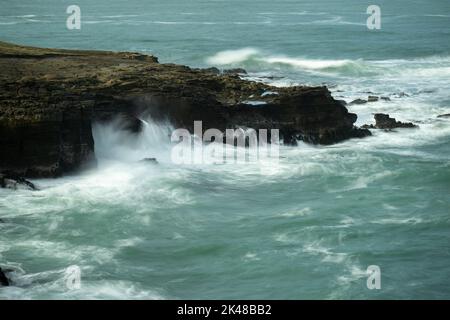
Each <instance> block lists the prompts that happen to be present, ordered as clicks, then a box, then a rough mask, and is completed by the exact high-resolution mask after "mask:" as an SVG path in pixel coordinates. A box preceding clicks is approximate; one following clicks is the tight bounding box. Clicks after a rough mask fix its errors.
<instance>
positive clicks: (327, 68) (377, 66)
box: [206, 47, 450, 78]
mask: <svg viewBox="0 0 450 320" xmlns="http://www.w3.org/2000/svg"><path fill="white" fill-rule="evenodd" d="M206 63H207V64H209V65H216V66H239V67H243V68H247V69H249V71H252V70H255V71H258V72H261V71H267V70H279V69H283V68H287V69H292V70H293V71H305V72H309V73H318V74H325V75H327V74H328V75H329V74H332V75H338V76H354V75H367V76H371V75H372V76H377V75H386V76H395V77H397V78H398V77H400V76H406V77H411V76H416V77H418V76H420V77H434V76H450V67H449V65H450V56H429V57H423V58H415V59H410V60H407V59H388V60H364V59H310V58H306V57H292V56H287V55H276V54H271V53H267V52H264V51H262V50H259V49H257V48H251V47H248V48H241V49H236V50H225V51H220V52H218V53H216V54H215V55H213V56H210V57H208V58H207V59H206Z"/></svg>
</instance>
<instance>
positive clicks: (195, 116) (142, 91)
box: [0, 42, 370, 177]
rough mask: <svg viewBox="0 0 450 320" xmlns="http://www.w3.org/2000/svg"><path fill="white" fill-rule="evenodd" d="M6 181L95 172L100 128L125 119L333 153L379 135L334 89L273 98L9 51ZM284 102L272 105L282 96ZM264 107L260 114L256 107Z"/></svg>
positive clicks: (191, 77)
mask: <svg viewBox="0 0 450 320" xmlns="http://www.w3.org/2000/svg"><path fill="white" fill-rule="evenodd" d="M0 69H1V70H2V72H1V73H0V148H1V152H0V172H1V171H3V170H11V171H13V172H15V173H17V174H20V175H22V176H26V177H54V176H58V175H61V174H63V173H66V172H70V171H74V170H79V169H82V168H83V167H87V166H93V165H95V161H96V160H95V155H94V140H93V137H92V130H91V126H92V123H93V122H95V121H108V120H111V119H112V118H114V117H117V116H121V117H123V118H125V119H128V120H129V124H130V126H129V128H130V130H133V131H139V130H140V126H141V125H142V123H141V121H139V120H138V119H137V118H138V117H140V116H146V115H148V116H151V117H153V118H154V119H155V120H158V119H164V120H169V121H170V122H171V123H172V124H173V125H174V127H176V128H186V129H188V130H190V131H191V132H192V131H193V123H194V120H202V121H203V128H204V130H206V129H208V128H217V129H220V130H225V129H226V128H236V127H241V126H242V127H250V128H253V129H260V128H266V129H279V130H280V136H281V138H282V139H283V140H284V142H285V143H292V144H295V143H296V141H297V139H301V140H304V141H306V142H309V143H315V144H332V143H336V142H339V141H342V140H345V139H349V138H354V137H364V136H367V135H370V132H369V131H368V130H366V129H358V128H355V127H354V125H353V124H354V122H355V121H356V118H357V117H356V115H355V114H353V113H349V112H348V110H347V109H346V107H345V106H344V105H343V104H342V103H340V102H338V101H336V100H334V99H333V97H332V96H331V94H330V92H329V91H328V89H327V88H326V87H302V86H297V87H289V88H274V87H271V86H269V85H266V84H263V83H259V82H252V81H246V80H242V79H240V78H239V77H238V76H236V75H234V74H231V75H227V74H221V75H220V74H217V73H216V72H212V71H211V70H206V71H205V70H198V69H191V68H189V67H186V66H180V65H174V64H159V63H158V60H157V59H156V58H155V57H153V56H147V55H142V54H137V53H129V52H128V53H127V52H117V53H116V52H103V51H76V50H59V49H42V48H33V47H25V46H17V45H12V44H7V43H2V42H0ZM274 91H276V92H277V93H278V94H277V95H264V93H265V92H274ZM252 100H258V101H263V104H262V105H258V106H257V107H255V106H254V105H252V104H251V103H249V101H250V102H251V101H252Z"/></svg>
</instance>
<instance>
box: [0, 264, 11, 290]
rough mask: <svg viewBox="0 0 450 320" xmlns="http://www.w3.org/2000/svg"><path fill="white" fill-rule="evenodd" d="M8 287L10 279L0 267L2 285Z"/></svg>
mask: <svg viewBox="0 0 450 320" xmlns="http://www.w3.org/2000/svg"><path fill="white" fill-rule="evenodd" d="M1 286H4V287H8V286H9V280H8V278H7V277H6V275H5V273H4V272H3V270H2V268H0V287H1Z"/></svg>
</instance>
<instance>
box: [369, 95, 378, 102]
mask: <svg viewBox="0 0 450 320" xmlns="http://www.w3.org/2000/svg"><path fill="white" fill-rule="evenodd" d="M379 99H380V98H379V97H377V96H369V97H368V98H367V101H368V102H377V101H378V100H379Z"/></svg>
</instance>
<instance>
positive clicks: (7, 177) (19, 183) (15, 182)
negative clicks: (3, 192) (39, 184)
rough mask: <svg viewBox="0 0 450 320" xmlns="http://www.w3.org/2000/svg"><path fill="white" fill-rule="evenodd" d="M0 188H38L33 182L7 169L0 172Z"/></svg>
mask: <svg viewBox="0 0 450 320" xmlns="http://www.w3.org/2000/svg"><path fill="white" fill-rule="evenodd" d="M0 188H6V189H13V190H17V189H26V190H38V189H37V188H36V186H35V185H34V184H33V183H32V182H30V181H28V180H26V179H25V178H23V177H20V176H18V175H17V174H15V173H14V172H7V171H6V172H3V173H0Z"/></svg>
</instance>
